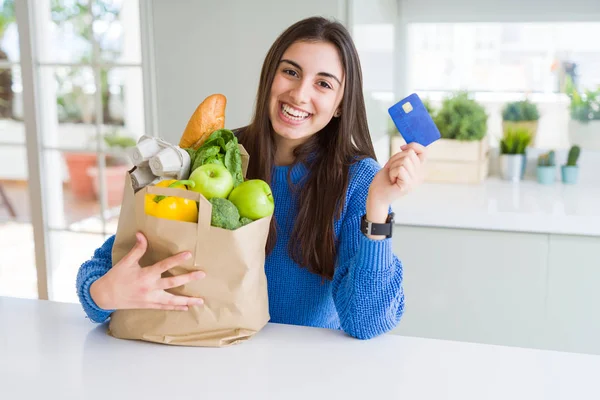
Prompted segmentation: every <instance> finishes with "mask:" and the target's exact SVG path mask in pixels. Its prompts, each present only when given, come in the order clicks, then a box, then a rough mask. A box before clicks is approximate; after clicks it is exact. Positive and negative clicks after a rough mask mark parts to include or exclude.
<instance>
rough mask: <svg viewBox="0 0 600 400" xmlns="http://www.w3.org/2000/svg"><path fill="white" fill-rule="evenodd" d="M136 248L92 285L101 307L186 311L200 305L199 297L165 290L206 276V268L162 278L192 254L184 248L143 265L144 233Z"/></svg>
mask: <svg viewBox="0 0 600 400" xmlns="http://www.w3.org/2000/svg"><path fill="white" fill-rule="evenodd" d="M136 238H137V242H136V244H135V246H134V247H133V249H131V251H130V252H129V253H128V254H127V255H126V256H125V257H123V259H121V261H119V262H118V263H117V264H116V265H115V266H114V267H112V268H111V269H110V270H109V271H108V272H107V273H106V274H105V275H104V276H102V277H101V278H99V279H98V280H96V281H95V282H94V283H93V284H92V285H91V287H90V295H91V296H92V299H93V300H94V302H95V303H96V304H97V305H98V307H100V308H102V309H105V310H117V309H132V308H155V309H160V310H181V311H185V310H187V309H188V307H189V306H194V305H200V304H202V303H203V300H202V299H200V298H194V297H186V296H175V295H173V294H171V293H168V292H166V291H165V289H170V288H174V287H177V286H181V285H183V284H186V283H188V282H190V281H192V280H195V279H200V278H203V277H204V276H205V273H204V272H203V271H194V272H190V273H187V274H182V275H178V276H173V277H168V278H163V277H162V276H161V275H162V273H163V272H166V271H168V270H169V269H171V268H173V267H176V266H178V265H181V264H182V263H183V262H184V261H186V260H188V259H189V258H190V257H191V253H189V252H183V253H179V254H176V255H174V256H171V257H168V258H165V259H164V260H162V261H159V262H157V263H156V264H154V265H151V266H148V267H145V268H142V267H141V266H140V264H139V260H140V258H141V257H142V256H143V255H144V253H145V252H146V249H147V247H148V242H147V240H146V238H145V236H144V235H143V234H141V233H137V234H136Z"/></svg>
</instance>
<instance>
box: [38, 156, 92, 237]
mask: <svg viewBox="0 0 600 400" xmlns="http://www.w3.org/2000/svg"><path fill="white" fill-rule="evenodd" d="M97 160H98V158H97V156H96V153H93V152H59V151H56V150H45V151H44V152H43V160H42V161H43V166H44V168H43V173H44V177H43V179H44V180H45V184H46V190H47V192H46V193H45V195H46V199H45V200H46V207H47V211H48V225H49V226H50V228H53V229H66V228H70V229H74V230H85V231H93V232H98V233H101V232H102V220H101V219H100V201H99V200H98V198H97V194H96V193H97V190H96V185H95V182H94V180H93V179H92V178H91V177H90V175H89V174H90V170H91V169H93V168H96V165H97V162H98V161H97Z"/></svg>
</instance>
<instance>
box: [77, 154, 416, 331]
mask: <svg viewBox="0 0 600 400" xmlns="http://www.w3.org/2000/svg"><path fill="white" fill-rule="evenodd" d="M289 168H293V169H292V173H291V177H292V180H293V182H298V181H299V180H301V179H302V178H303V177H304V176H305V175H306V174H307V172H308V171H307V170H306V168H305V167H304V166H303V165H296V166H294V167H285V166H277V167H275V168H274V171H273V178H272V182H271V188H272V190H273V195H274V198H275V214H274V216H275V218H276V220H277V224H278V231H277V243H276V245H275V248H274V250H273V252H272V253H271V254H269V255H268V256H267V258H266V260H265V273H266V277H267V286H268V293H269V313H270V316H271V320H270V322H275V323H285V324H294V325H305V326H314V327H323V328H330V329H342V330H344V331H345V332H346V333H347V334H349V335H351V336H353V337H356V338H359V339H369V338H373V337H375V336H378V335H381V334H383V333H385V332H388V331H390V330H391V329H393V328H394V327H395V326H396V325H397V324H398V323H399V321H400V318H401V317H402V314H403V312H404V291H403V287H402V264H401V263H400V261H399V260H398V258H397V257H396V256H395V255H394V254H393V253H392V243H391V239H383V240H372V239H369V238H368V237H367V236H365V235H364V234H363V233H362V232H361V231H360V219H361V216H362V215H363V214H364V213H365V211H366V199H367V193H368V189H369V186H370V184H371V181H372V180H373V178H374V176H375V174H376V173H377V172H378V170H379V169H380V166H379V164H378V163H377V162H376V161H375V160H373V159H363V160H361V161H359V162H357V163H356V164H354V165H353V166H352V167H351V168H350V183H349V186H348V191H347V196H346V203H345V207H344V210H343V213H342V215H341V218H340V219H339V220H336V221H335V226H334V228H335V234H336V237H338V238H339V246H338V249H337V257H338V260H337V267H336V269H335V273H334V277H333V280H332V281H329V280H325V281H322V279H321V277H320V276H317V275H315V274H313V273H310V272H308V270H307V269H306V268H300V267H299V266H298V265H297V264H296V263H294V261H292V259H291V258H290V256H289V254H288V251H287V249H288V242H289V238H290V236H291V232H292V228H293V226H294V221H295V216H296V214H297V212H296V210H297V207H298V204H297V200H296V199H295V198H294V196H293V195H292V192H291V190H290V188H289V185H288V183H287V173H288V170H289ZM113 242H114V236H113V237H110V238H109V239H108V240H107V241H106V242H105V243H104V244H103V245H102V246H101V247H100V248H99V249H97V250H96V251H95V253H94V256H93V257H92V258H91V259H90V260H88V261H86V262H85V263H83V264H82V265H81V267H80V269H79V273H78V275H77V293H78V295H79V299H80V301H81V304H82V306H83V309H84V311H85V312H86V314H87V315H88V317H89V318H90V319H91V320H92V321H94V322H104V321H106V320H107V319H108V318H109V317H110V314H111V311H108V310H103V309H101V308H99V307H98V306H97V305H96V304H95V303H94V301H93V300H92V299H91V296H90V286H91V284H92V283H93V282H94V281H95V280H96V279H98V278H99V277H101V276H102V275H104V274H105V273H106V272H107V271H108V270H109V269H110V268H111V266H112V262H111V250H112V245H113Z"/></svg>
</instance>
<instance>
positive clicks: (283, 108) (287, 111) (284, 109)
mask: <svg viewBox="0 0 600 400" xmlns="http://www.w3.org/2000/svg"><path fill="white" fill-rule="evenodd" d="M279 108H280V112H281V113H282V114H283V115H284V116H285V117H287V118H289V119H291V120H293V121H303V120H305V119H307V118H309V117H310V116H311V115H312V114H311V113H309V112H307V111H304V110H301V109H299V108H296V107H293V106H291V105H289V104H287V103H280V107H279Z"/></svg>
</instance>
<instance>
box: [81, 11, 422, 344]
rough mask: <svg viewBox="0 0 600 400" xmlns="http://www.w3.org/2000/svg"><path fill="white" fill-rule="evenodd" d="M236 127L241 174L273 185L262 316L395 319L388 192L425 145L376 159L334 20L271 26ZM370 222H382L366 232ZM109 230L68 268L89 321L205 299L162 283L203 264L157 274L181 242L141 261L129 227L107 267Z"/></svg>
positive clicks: (397, 269)
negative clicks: (244, 155) (249, 104)
mask: <svg viewBox="0 0 600 400" xmlns="http://www.w3.org/2000/svg"><path fill="white" fill-rule="evenodd" d="M236 134H237V135H238V138H239V141H240V143H242V144H243V145H244V147H245V148H246V149H247V151H248V153H249V154H250V159H251V160H253V161H252V162H251V163H250V166H249V170H248V173H247V177H248V178H260V179H264V180H265V181H267V182H268V183H269V184H270V185H271V188H272V189H273V194H274V197H275V213H274V218H273V220H272V225H271V230H270V233H269V238H268V241H267V249H266V250H267V257H266V261H265V273H266V276H267V282H268V294H269V313H270V316H271V322H276V323H286V324H296V325H306V326H315V327H324V328H331V329H342V330H344V331H345V332H346V333H348V334H349V335H351V336H353V337H356V338H359V339H368V338H372V337H375V336H378V335H381V334H383V333H385V332H388V331H390V330H391V329H393V328H394V327H395V326H396V325H397V324H398V323H399V321H400V318H401V317H402V314H403V312H404V292H403V286H402V264H401V262H400V261H399V260H398V258H397V257H396V255H394V253H393V252H392V242H391V239H390V238H389V231H388V230H389V229H391V225H392V224H393V221H390V219H391V218H390V216H391V215H392V214H391V208H390V204H391V203H392V202H393V201H394V200H396V199H398V198H400V197H401V196H403V195H405V194H407V193H408V192H410V191H411V190H412V189H413V188H414V187H415V185H417V184H419V183H420V182H421V181H422V178H421V177H422V163H423V161H424V158H425V149H424V148H423V147H422V146H420V145H418V144H416V143H411V144H409V145H406V146H403V148H402V151H401V152H400V153H398V154H396V155H394V156H393V157H392V158H391V159H390V160H389V161H388V162H387V164H386V165H385V166H384V167H383V168H381V167H380V166H379V164H378V163H377V162H376V161H375V153H374V150H373V145H372V143H371V139H370V135H369V130H368V127H367V118H366V112H365V105H364V99H363V92H362V73H361V69H360V62H359V58H358V55H357V52H356V49H355V47H354V44H353V42H352V39H351V37H350V35H349V33H348V32H347V30H346V29H345V28H344V27H343V25H341V24H339V23H337V22H334V21H329V20H327V19H324V18H318V17H314V18H308V19H305V20H302V21H300V22H297V23H296V24H294V25H292V26H291V27H289V28H288V29H287V30H286V31H285V32H283V33H282V34H281V36H280V37H279V38H277V40H276V41H275V43H274V44H273V45H272V47H271V49H270V50H269V52H268V54H267V56H266V59H265V62H264V65H263V68H262V72H261V76H260V83H259V86H258V94H257V101H256V108H255V111H254V116H253V118H252V121H251V122H250V124H249V125H248V126H246V127H243V128H241V129H239V130H237V132H236ZM369 222H370V223H372V224H382V225H371V226H375V227H376V228H379V229H382V230H381V231H378V233H381V232H388V234H387V235H382V234H377V235H376V234H374V233H373V231H370V230H368V229H367V228H368V227H369ZM113 242H114V237H111V238H109V239H108V240H107V241H106V242H105V243H104V244H103V245H102V247H100V248H99V249H98V250H96V252H95V254H94V256H93V257H92V258H91V259H90V260H89V261H87V262H85V263H84V264H83V265H82V266H81V268H80V270H79V274H78V276H77V291H78V294H79V298H80V300H81V304H82V306H83V308H84V310H85V312H86V313H87V315H88V316H89V318H90V319H91V320H92V321H95V322H103V321H105V320H107V319H108V318H109V317H110V314H111V313H112V311H114V310H116V309H127V308H157V309H167V310H187V308H188V307H189V306H201V304H202V302H203V299H199V298H189V297H184V296H175V295H172V294H170V293H168V292H166V291H165V289H168V288H172V287H176V286H180V285H182V284H184V283H187V282H189V281H190V280H193V279H202V278H203V277H204V276H205V273H204V272H202V271H197V272H194V273H189V274H185V275H180V276H177V277H169V278H162V277H161V274H162V273H163V272H164V271H167V270H168V269H170V268H173V267H174V266H176V265H178V264H180V263H181V262H182V260H185V259H187V257H190V255H189V254H186V253H182V254H177V255H174V256H172V257H169V258H167V259H165V260H163V261H161V262H159V263H157V264H155V265H152V266H149V267H146V268H141V267H140V265H139V263H138V261H139V259H140V257H141V256H142V255H143V254H144V252H145V250H146V246H147V242H146V239H145V238H144V237H143V235H141V234H139V233H138V242H137V244H136V245H135V247H134V248H133V249H132V250H131V252H130V253H129V254H128V255H127V256H126V257H124V258H123V259H122V260H121V261H120V262H119V263H117V264H116V265H115V266H114V267H112V262H111V249H112V245H113ZM111 267H112V268H111Z"/></svg>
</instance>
